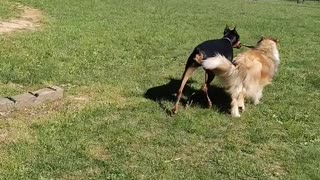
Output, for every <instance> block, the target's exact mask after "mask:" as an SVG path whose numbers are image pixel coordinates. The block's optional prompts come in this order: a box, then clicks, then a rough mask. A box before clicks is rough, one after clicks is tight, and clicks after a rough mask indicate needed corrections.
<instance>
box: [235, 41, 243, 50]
mask: <svg viewBox="0 0 320 180" xmlns="http://www.w3.org/2000/svg"><path fill="white" fill-rule="evenodd" d="M233 47H234V48H237V49H240V48H241V43H240V41H238V42H237V43H236V44H234V45H233Z"/></svg>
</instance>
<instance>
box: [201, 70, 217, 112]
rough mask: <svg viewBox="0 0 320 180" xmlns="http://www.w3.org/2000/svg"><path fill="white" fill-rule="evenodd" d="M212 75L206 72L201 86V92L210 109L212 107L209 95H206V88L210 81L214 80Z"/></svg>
mask: <svg viewBox="0 0 320 180" xmlns="http://www.w3.org/2000/svg"><path fill="white" fill-rule="evenodd" d="M214 76H215V75H214V74H213V72H211V71H209V70H207V71H206V74H205V84H204V85H203V86H202V88H201V89H202V91H203V92H204V93H205V95H206V98H207V101H208V107H209V108H211V107H212V102H211V100H210V97H209V94H208V88H209V85H210V83H211V82H212V80H213V79H214Z"/></svg>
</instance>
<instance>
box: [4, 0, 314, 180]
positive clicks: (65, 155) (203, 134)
mask: <svg viewBox="0 0 320 180" xmlns="http://www.w3.org/2000/svg"><path fill="white" fill-rule="evenodd" d="M17 3H19V4H22V5H25V6H30V7H34V8H37V9H40V10H41V11H42V12H43V15H44V17H45V21H44V22H43V24H42V27H41V28H40V30H39V31H32V32H28V31H25V32H18V33H13V34H9V35H0V55H1V56H0V59H1V60H0V93H1V96H2V97H4V96H12V95H16V94H19V93H22V92H26V91H31V90H36V89H39V88H42V87H45V86H47V85H58V86H61V87H63V88H64V89H65V98H64V99H63V100H61V101H58V102H54V103H51V104H47V105H44V106H41V107H36V108H33V109H28V110H25V111H16V112H12V113H10V114H4V115H2V116H0V167H1V168H0V179H320V169H319V167H320V121H319V120H320V111H319V110H320V106H319V104H320V103H319V97H320V91H319V89H320V78H319V68H320V63H319V55H320V53H319V49H320V44H319V42H320V38H319V36H320V31H319V30H320V13H319V11H320V3H318V2H314V1H306V2H305V3H304V4H296V3H295V1H282V0H269V1H267V0H259V1H251V0H228V1H227V0H215V1H210V0H200V1H190V0H166V1H159V0H135V1H133V0H81V1H80V0H67V1H66V0H65V1H63V0H42V1H38V0H13V1H6V0H4V1H0V16H1V17H0V20H3V19H7V18H9V17H11V16H14V14H15V13H16V12H14V9H15V8H14V6H16V4H17ZM226 24H229V25H230V26H232V25H237V29H238V32H239V34H240V36H241V40H242V42H243V43H246V44H255V42H256V41H257V40H258V39H259V38H260V36H262V35H265V36H272V37H276V38H279V39H280V59H281V66H280V69H279V73H278V74H277V76H276V78H275V79H274V82H273V84H272V85H271V86H268V87H267V88H266V89H265V91H264V97H263V100H262V104H261V105H258V106H253V105H248V108H247V109H248V110H247V111H246V112H245V113H243V115H242V117H241V118H240V119H233V118H231V117H230V115H229V114H228V113H226V111H225V109H226V107H227V104H226V99H228V97H227V96H226V95H225V93H224V92H223V90H222V89H221V86H220V84H219V82H218V81H214V82H213V83H212V86H211V90H210V96H211V97H212V101H213V104H214V107H213V108H212V109H207V108H205V107H203V106H204V105H205V104H204V103H203V102H201V101H199V102H198V103H195V104H194V105H192V106H191V107H189V108H183V107H184V105H183V103H182V105H181V109H180V111H179V112H178V114H177V115H176V116H175V117H170V116H168V114H167V113H166V111H167V110H168V109H171V108H172V106H173V98H174V92H175V91H176V90H177V88H178V85H179V79H180V77H181V75H182V72H183V70H184V65H185V62H186V59H187V57H188V55H189V53H190V52H191V51H192V50H193V47H194V46H195V45H197V44H198V43H200V42H202V41H204V40H207V39H214V38H220V37H221V36H222V31H223V28H224V27H225V25H226ZM244 50H245V48H243V49H240V50H235V54H237V53H239V52H241V51H244ZM203 78H204V73H203V71H202V70H200V69H199V70H198V71H197V72H196V74H195V75H194V76H193V78H192V80H191V81H190V83H189V84H188V86H187V87H186V91H185V97H184V98H186V97H187V96H188V95H190V93H192V92H194V91H198V90H199V88H200V87H201V84H202V83H203Z"/></svg>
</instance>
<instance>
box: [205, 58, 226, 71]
mask: <svg viewBox="0 0 320 180" xmlns="http://www.w3.org/2000/svg"><path fill="white" fill-rule="evenodd" d="M202 66H203V68H204V69H208V70H215V69H224V70H226V69H225V68H227V67H230V66H232V63H231V62H230V61H229V60H228V59H227V58H226V57H224V56H222V55H221V54H217V55H216V56H214V57H210V58H208V59H206V60H204V61H202Z"/></svg>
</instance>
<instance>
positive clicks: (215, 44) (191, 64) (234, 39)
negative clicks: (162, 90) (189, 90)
mask: <svg viewBox="0 0 320 180" xmlns="http://www.w3.org/2000/svg"><path fill="white" fill-rule="evenodd" d="M240 47H241V44H240V36H239V34H238V33H237V31H236V27H234V28H233V29H232V30H230V29H229V27H228V26H226V27H225V29H224V33H223V37H222V38H221V39H213V40H208V41H205V42H202V43H201V44H199V45H198V46H196V47H195V49H194V50H193V52H192V53H191V55H190V56H189V58H188V61H187V64H186V67H185V71H184V73H183V75H182V81H181V85H180V88H179V90H178V92H177V99H176V102H175V105H174V108H173V109H172V114H176V113H177V112H178V106H179V101H180V99H181V96H182V91H183V89H184V86H185V84H186V83H187V81H188V79H189V78H190V76H191V75H192V74H193V72H194V71H195V70H196V69H197V68H198V67H200V66H201V62H202V60H205V59H207V58H210V57H215V56H216V55H219V54H220V55H222V56H224V57H226V58H227V59H228V60H230V61H232V59H233V49H232V48H240ZM214 77H215V74H214V73H213V72H212V71H208V70H206V75H205V84H204V85H203V86H202V90H203V91H204V93H205V94H206V98H207V101H208V106H209V107H211V106H212V102H211V100H210V98H209V95H208V87H209V85H210V83H211V82H212V80H213V79H214Z"/></svg>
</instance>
